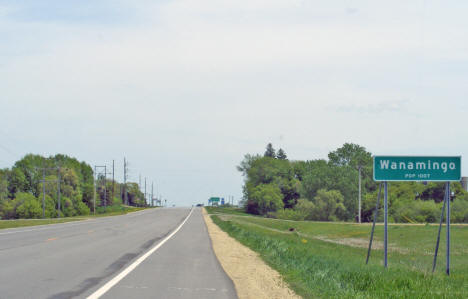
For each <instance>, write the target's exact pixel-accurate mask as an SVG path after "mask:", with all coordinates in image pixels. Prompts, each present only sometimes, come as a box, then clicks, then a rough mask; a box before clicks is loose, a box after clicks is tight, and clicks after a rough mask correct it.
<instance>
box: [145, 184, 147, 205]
mask: <svg viewBox="0 0 468 299" xmlns="http://www.w3.org/2000/svg"><path fill="white" fill-rule="evenodd" d="M145 204H148V201H147V200H146V178H145Z"/></svg>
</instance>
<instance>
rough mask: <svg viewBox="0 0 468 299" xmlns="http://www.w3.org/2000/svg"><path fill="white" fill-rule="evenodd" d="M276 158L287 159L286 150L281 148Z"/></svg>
mask: <svg viewBox="0 0 468 299" xmlns="http://www.w3.org/2000/svg"><path fill="white" fill-rule="evenodd" d="M276 158H277V159H280V160H287V159H288V156H286V152H285V151H284V150H283V149H282V148H280V149H279V150H278V154H277V155H276Z"/></svg>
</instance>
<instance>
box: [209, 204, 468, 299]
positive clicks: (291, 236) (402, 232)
mask: <svg viewBox="0 0 468 299" xmlns="http://www.w3.org/2000/svg"><path fill="white" fill-rule="evenodd" d="M207 210H208V212H211V213H213V212H217V213H221V212H222V209H219V208H218V209H207ZM234 214H235V213H232V211H227V213H226V214H217V215H213V216H212V218H213V220H214V222H215V223H216V224H217V225H218V226H220V227H221V228H222V229H223V230H224V231H226V232H228V233H229V235H231V236H232V237H234V238H236V239H237V240H239V241H240V242H241V243H243V244H244V245H246V246H248V247H250V248H251V249H253V250H254V251H256V252H258V253H259V254H260V256H261V257H262V258H263V259H264V260H265V262H267V263H268V264H269V265H270V266H271V267H273V268H274V269H276V270H277V271H278V272H280V273H281V274H282V275H283V277H284V279H285V280H286V281H287V282H288V283H289V284H290V286H291V288H292V289H294V290H295V291H296V292H297V294H299V295H301V296H303V297H304V298H316V297H320V298H467V297H468V249H467V248H468V226H463V225H458V226H457V225H454V226H452V230H451V233H452V242H451V246H452V251H451V259H452V261H451V275H450V277H447V276H446V275H445V272H444V271H445V229H444V230H443V231H442V234H443V235H442V238H441V244H440V249H439V258H438V266H437V269H436V273H435V274H432V273H431V267H432V258H433V254H434V246H435V241H436V237H437V229H438V226H436V225H391V226H389V243H390V250H389V268H388V269H384V268H383V266H382V263H383V261H382V260H383V250H382V249H381V245H382V240H383V226H382V225H378V226H377V227H376V233H375V241H374V244H375V245H376V246H375V247H374V246H373V247H374V248H376V247H377V248H376V249H374V250H372V256H371V259H370V262H369V265H365V258H366V254H367V246H368V238H369V235H370V230H371V226H370V225H368V224H362V225H357V224H351V223H324V222H308V221H288V220H276V219H267V218H261V217H244V216H239V215H234ZM239 214H240V213H239ZM291 228H294V231H292V232H291V231H290V229H291Z"/></svg>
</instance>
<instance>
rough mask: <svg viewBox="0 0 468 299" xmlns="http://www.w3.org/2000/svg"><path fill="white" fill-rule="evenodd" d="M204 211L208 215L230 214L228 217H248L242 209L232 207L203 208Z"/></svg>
mask: <svg viewBox="0 0 468 299" xmlns="http://www.w3.org/2000/svg"><path fill="white" fill-rule="evenodd" d="M205 209H206V211H207V212H208V214H217V213H222V214H230V215H243V216H249V215H250V214H247V213H246V212H245V211H244V209H239V208H234V207H222V206H221V207H205Z"/></svg>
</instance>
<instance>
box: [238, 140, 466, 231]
mask: <svg viewBox="0 0 468 299" xmlns="http://www.w3.org/2000/svg"><path fill="white" fill-rule="evenodd" d="M372 167H373V163H372V154H371V153H370V152H368V151H367V150H366V149H365V148H364V147H363V146H360V145H357V144H353V143H345V144H344V145H343V146H342V147H340V148H338V149H336V150H335V151H332V152H330V153H329V154H328V159H327V160H326V159H317V160H308V161H300V160H289V159H288V157H287V155H286V152H285V151H284V150H283V149H279V150H278V151H276V150H275V149H274V147H273V145H272V144H271V143H269V144H268V145H267V147H266V151H265V153H264V154H263V155H259V154H256V155H251V154H247V155H245V156H244V159H243V160H242V161H241V163H240V164H239V166H237V169H238V170H239V171H240V172H242V174H243V176H244V178H245V183H244V186H243V202H242V203H243V207H244V208H245V211H246V212H247V213H251V214H257V215H265V216H267V217H275V218H283V219H291V220H320V221H356V220H357V217H358V216H357V215H358V193H359V189H358V179H359V178H358V176H359V169H360V170H361V179H362V189H361V192H362V210H361V217H362V221H364V222H370V221H372V215H373V212H374V210H375V205H376V201H377V193H378V188H379V185H378V183H377V182H374V180H373V178H372V173H373V169H372ZM451 186H452V191H453V192H454V195H453V196H452V198H451V200H452V201H453V203H452V221H453V222H465V223H468V193H467V192H466V191H465V190H463V188H462V186H461V184H460V183H452V185H451ZM443 196H444V183H436V182H428V183H424V182H392V183H391V184H390V183H389V220H390V221H392V222H415V223H416V222H436V221H438V219H439V217H440V213H441V208H442V201H443ZM381 208H382V207H381ZM382 214H383V213H382V212H380V211H379V215H380V216H379V217H382ZM380 220H381V219H380Z"/></svg>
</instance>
